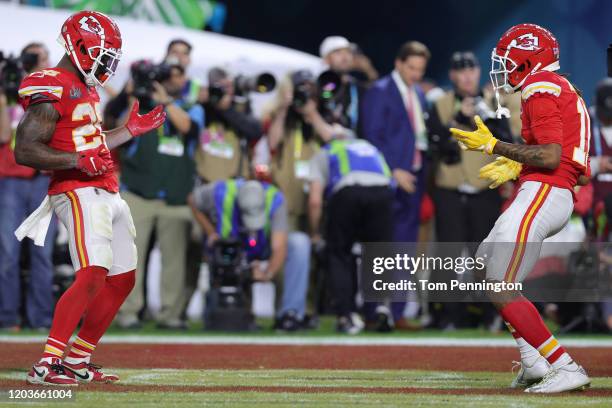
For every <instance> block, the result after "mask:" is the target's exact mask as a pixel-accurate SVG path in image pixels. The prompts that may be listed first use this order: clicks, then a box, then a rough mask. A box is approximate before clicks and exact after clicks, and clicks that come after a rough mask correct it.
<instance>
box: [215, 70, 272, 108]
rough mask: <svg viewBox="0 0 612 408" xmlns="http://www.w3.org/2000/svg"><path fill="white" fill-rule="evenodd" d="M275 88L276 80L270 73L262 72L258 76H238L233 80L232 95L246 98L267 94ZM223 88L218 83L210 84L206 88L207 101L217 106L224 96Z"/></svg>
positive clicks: (224, 90)
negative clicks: (252, 94) (254, 93)
mask: <svg viewBox="0 0 612 408" xmlns="http://www.w3.org/2000/svg"><path fill="white" fill-rule="evenodd" d="M275 87H276V79H275V78H274V76H273V75H272V74H270V73H267V72H263V73H261V74H259V75H254V76H246V75H238V76H237V77H236V78H235V79H234V95H235V96H237V97H246V95H248V94H249V93H251V92H257V93H267V92H270V91H272V90H274V88H275ZM226 92H227V91H226V89H225V86H223V85H220V84H219V83H211V84H210V85H209V87H208V95H209V100H210V102H211V103H212V104H217V103H219V101H220V100H221V98H223V95H225V94H226Z"/></svg>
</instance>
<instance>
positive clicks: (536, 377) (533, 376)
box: [510, 356, 552, 388]
mask: <svg viewBox="0 0 612 408" xmlns="http://www.w3.org/2000/svg"><path fill="white" fill-rule="evenodd" d="M513 363H515V364H516V365H518V367H519V371H518V374H517V376H516V378H515V379H514V380H513V381H512V384H510V388H525V387H529V386H530V385H532V384H535V383H537V382H540V381H541V380H542V378H544V376H545V375H546V374H547V373H548V372H549V371H551V370H552V367H551V366H550V364H549V363H548V361H546V359H545V358H544V357H542V356H539V357H538V358H537V359H536V360H535V361H534V362H533V364H532V365H527V364H526V363H525V362H524V361H521V362H518V361H514V362H513ZM516 365H515V366H514V367H512V369H513V370H512V371H514V368H515V367H516Z"/></svg>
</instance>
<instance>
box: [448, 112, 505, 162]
mask: <svg viewBox="0 0 612 408" xmlns="http://www.w3.org/2000/svg"><path fill="white" fill-rule="evenodd" d="M474 122H476V126H477V128H476V130H474V131H472V132H468V131H465V130H461V129H455V128H450V129H449V130H450V132H451V134H452V135H453V137H454V138H455V139H457V141H458V142H459V146H461V148H462V149H463V150H476V151H481V152H486V153H488V154H493V148H494V147H495V144H496V143H497V139H496V138H495V137H494V136H493V134H491V131H490V130H489V128H487V126H486V125H485V124H484V123H483V122H482V119H480V116H478V115H476V116H474Z"/></svg>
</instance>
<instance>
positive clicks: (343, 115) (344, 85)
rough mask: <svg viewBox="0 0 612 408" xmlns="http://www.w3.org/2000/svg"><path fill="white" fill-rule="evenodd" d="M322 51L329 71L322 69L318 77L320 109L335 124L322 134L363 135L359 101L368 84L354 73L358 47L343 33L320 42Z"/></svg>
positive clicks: (327, 120) (327, 137)
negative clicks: (358, 79)
mask: <svg viewBox="0 0 612 408" xmlns="http://www.w3.org/2000/svg"><path fill="white" fill-rule="evenodd" d="M319 55H320V57H321V58H322V59H323V60H324V61H325V63H326V64H327V66H328V69H329V71H325V72H323V73H321V75H320V76H319V79H318V82H319V86H320V87H321V88H322V89H321V91H320V92H319V101H318V110H319V113H320V114H321V116H322V117H323V119H324V120H325V122H327V123H328V124H330V125H333V128H331V129H329V130H322V131H321V132H319V134H320V135H321V137H322V138H323V139H324V140H325V141H329V140H331V139H332V138H334V137H336V136H338V137H339V138H344V137H355V136H361V123H360V122H361V120H360V117H359V104H360V103H361V102H360V101H361V98H362V95H363V93H364V92H365V90H366V86H365V85H364V84H362V83H360V82H358V81H357V79H355V77H354V76H352V75H351V71H352V70H353V69H354V68H355V67H356V65H355V47H354V46H353V45H352V44H351V43H350V42H349V41H348V40H347V39H346V38H344V37H341V36H330V37H327V38H325V39H324V40H323V42H322V43H321V46H320V47H319ZM359 61H360V62H362V61H361V60H359ZM334 76H335V77H337V79H335V78H334Z"/></svg>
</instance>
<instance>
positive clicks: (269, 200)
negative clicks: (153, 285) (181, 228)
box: [189, 179, 308, 329]
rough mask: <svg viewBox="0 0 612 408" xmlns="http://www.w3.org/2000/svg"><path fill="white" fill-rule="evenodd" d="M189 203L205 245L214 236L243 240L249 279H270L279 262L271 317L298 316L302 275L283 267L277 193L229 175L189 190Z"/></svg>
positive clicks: (281, 206)
mask: <svg viewBox="0 0 612 408" xmlns="http://www.w3.org/2000/svg"><path fill="white" fill-rule="evenodd" d="M189 203H190V206H191V209H192V211H193V213H194V216H195V217H196V220H197V221H198V223H199V224H200V225H201V226H202V228H203V229H204V232H205V233H206V235H207V244H208V246H212V245H213V244H214V242H216V241H217V240H218V239H238V240H240V241H242V242H243V248H244V250H245V251H246V255H247V259H248V261H249V262H250V263H251V266H252V277H253V279H254V280H256V281H271V280H273V279H274V278H275V277H276V276H277V275H278V273H279V272H280V271H281V269H283V266H285V269H284V276H283V281H284V282H283V285H284V286H283V294H282V300H281V307H280V309H279V311H278V313H277V315H278V316H279V317H281V316H285V315H288V314H291V315H292V316H293V318H295V319H296V320H300V319H303V318H304V313H305V308H306V292H307V290H308V274H307V272H306V273H305V274H304V272H303V271H302V270H301V269H300V268H287V267H286V260H287V252H288V222H287V204H286V202H285V198H284V195H283V193H282V192H281V191H280V190H279V189H278V188H276V187H275V186H274V185H272V184H270V183H266V182H261V181H256V180H249V181H246V180H243V179H231V180H226V181H216V182H213V183H209V184H205V185H202V186H199V187H197V188H195V189H194V190H193V193H192V194H191V196H190V198H189ZM289 251H290V252H291V248H289ZM304 275H305V276H304ZM294 329H297V326H296V327H294Z"/></svg>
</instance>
